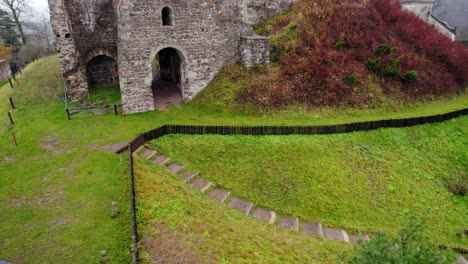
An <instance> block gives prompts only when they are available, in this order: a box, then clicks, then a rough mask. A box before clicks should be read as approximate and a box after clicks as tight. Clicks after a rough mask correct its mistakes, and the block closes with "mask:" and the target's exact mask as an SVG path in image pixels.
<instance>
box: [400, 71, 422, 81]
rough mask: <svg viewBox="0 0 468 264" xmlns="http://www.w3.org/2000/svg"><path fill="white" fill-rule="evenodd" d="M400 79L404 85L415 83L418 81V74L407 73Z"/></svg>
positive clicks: (413, 72)
mask: <svg viewBox="0 0 468 264" xmlns="http://www.w3.org/2000/svg"><path fill="white" fill-rule="evenodd" d="M401 79H402V81H403V82H404V83H412V82H415V81H416V80H417V79H418V73H417V72H416V71H407V72H405V74H403V76H401Z"/></svg>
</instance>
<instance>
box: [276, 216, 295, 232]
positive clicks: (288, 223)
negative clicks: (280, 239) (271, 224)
mask: <svg viewBox="0 0 468 264" xmlns="http://www.w3.org/2000/svg"><path fill="white" fill-rule="evenodd" d="M279 223H280V226H282V227H284V228H288V229H292V230H294V231H296V232H299V219H298V218H292V217H283V218H281V220H280V222H279Z"/></svg>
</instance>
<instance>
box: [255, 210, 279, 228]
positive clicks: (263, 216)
mask: <svg viewBox="0 0 468 264" xmlns="http://www.w3.org/2000/svg"><path fill="white" fill-rule="evenodd" d="M252 216H253V217H255V218H257V219H260V220H263V221H266V222H268V223H269V224H270V225H271V224H273V223H274V222H275V220H276V213H275V211H270V210H267V209H263V208H255V209H254V211H253V214H252Z"/></svg>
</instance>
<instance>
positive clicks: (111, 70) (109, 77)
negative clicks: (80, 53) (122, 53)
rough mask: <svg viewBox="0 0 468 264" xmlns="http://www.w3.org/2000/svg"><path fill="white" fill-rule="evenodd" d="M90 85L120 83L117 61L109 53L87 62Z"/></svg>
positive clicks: (87, 76) (87, 75)
mask: <svg viewBox="0 0 468 264" xmlns="http://www.w3.org/2000/svg"><path fill="white" fill-rule="evenodd" d="M86 78H87V80H88V86H89V87H90V88H91V87H96V86H111V85H118V84H119V71H118V65H117V61H116V60H115V59H113V58H112V57H110V56H107V55H97V56H95V57H93V58H92V59H90V60H89V61H87V63H86Z"/></svg>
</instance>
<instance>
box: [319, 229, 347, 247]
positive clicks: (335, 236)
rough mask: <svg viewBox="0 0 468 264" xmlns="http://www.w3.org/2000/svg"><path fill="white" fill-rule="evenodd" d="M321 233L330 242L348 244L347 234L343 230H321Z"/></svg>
mask: <svg viewBox="0 0 468 264" xmlns="http://www.w3.org/2000/svg"><path fill="white" fill-rule="evenodd" d="M323 233H324V234H325V237H326V238H327V239H330V240H335V241H343V242H346V243H349V242H350V241H349V237H348V233H346V231H344V230H339V229H333V228H326V227H325V228H323Z"/></svg>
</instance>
